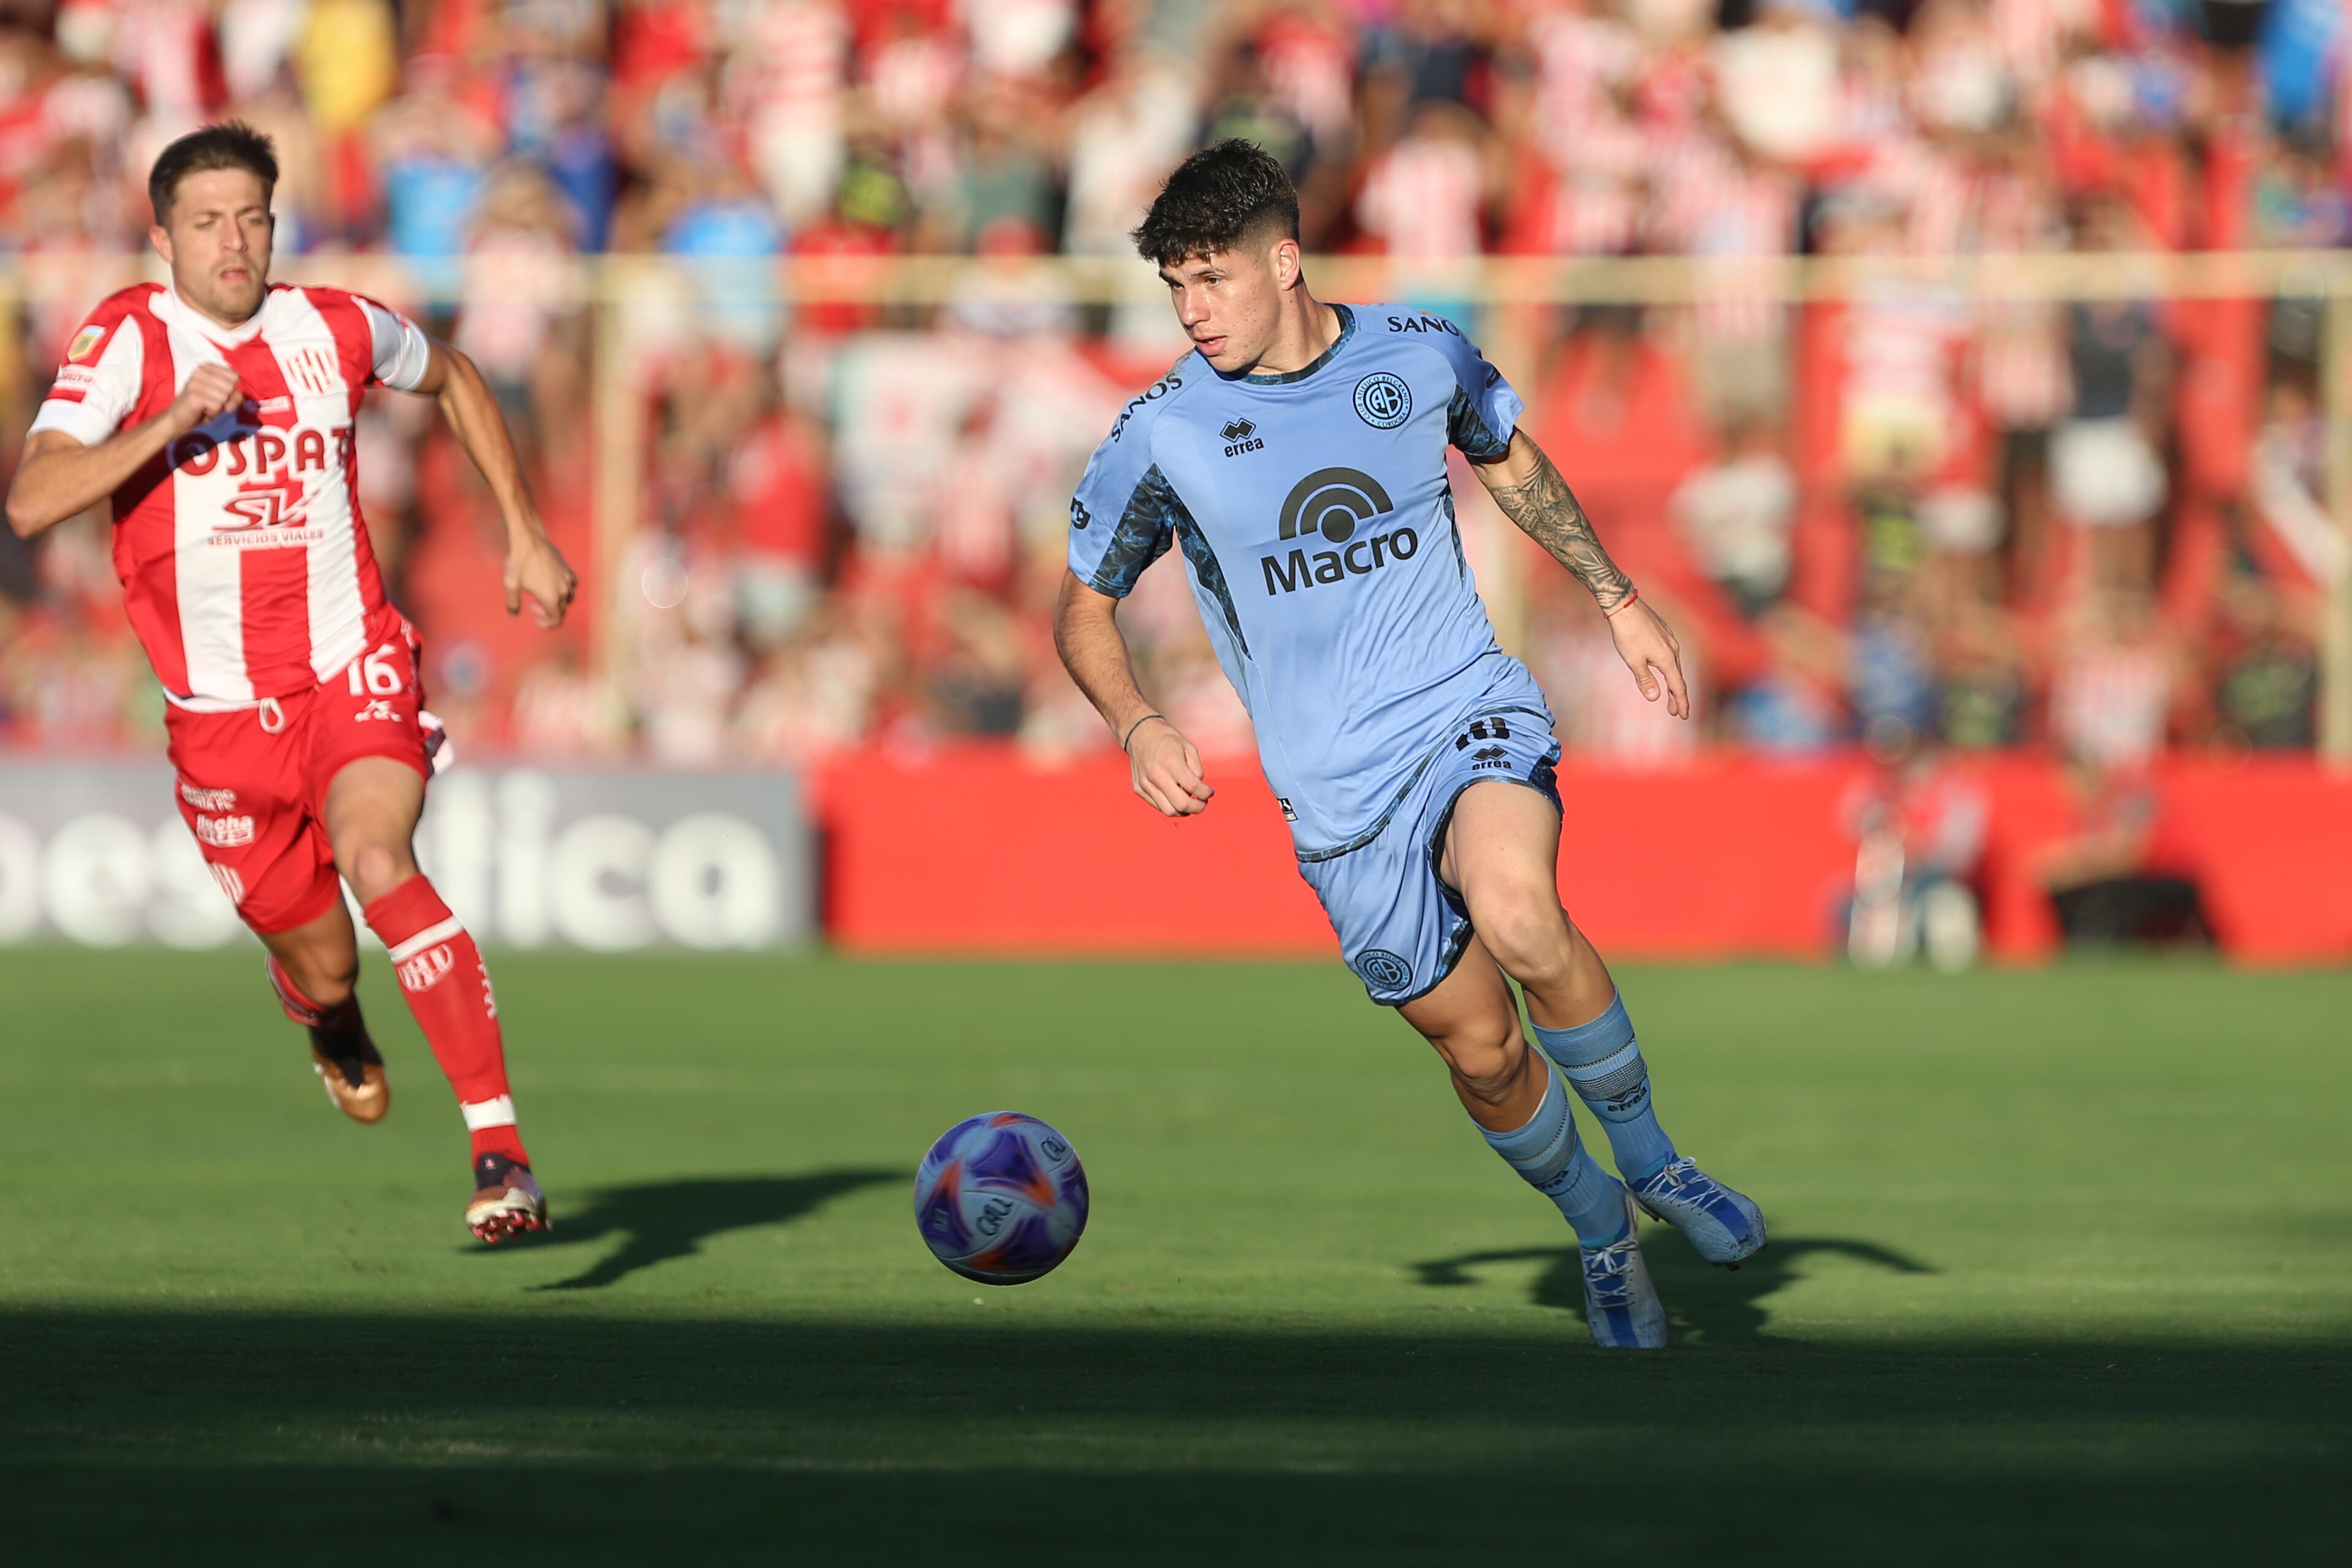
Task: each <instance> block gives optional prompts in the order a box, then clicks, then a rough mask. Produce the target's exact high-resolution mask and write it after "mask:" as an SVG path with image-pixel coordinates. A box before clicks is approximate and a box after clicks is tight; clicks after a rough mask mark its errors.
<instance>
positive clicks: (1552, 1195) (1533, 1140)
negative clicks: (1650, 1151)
mask: <svg viewBox="0 0 2352 1568" xmlns="http://www.w3.org/2000/svg"><path fill="white" fill-rule="evenodd" d="M1544 1079H1545V1088H1544V1097H1543V1103H1542V1104H1540V1105H1538V1106H1537V1107H1536V1113H1535V1115H1534V1117H1533V1118H1532V1119H1530V1120H1529V1121H1528V1124H1527V1125H1526V1126H1524V1127H1521V1128H1520V1129H1519V1130H1518V1131H1517V1132H1516V1133H1492V1132H1487V1130H1486V1128H1484V1127H1479V1128H1478V1131H1479V1132H1480V1133H1482V1134H1485V1135H1486V1141H1487V1142H1488V1143H1489V1144H1492V1145H1494V1146H1495V1152H1496V1154H1498V1155H1502V1156H1503V1157H1504V1158H1505V1159H1507V1160H1508V1161H1509V1162H1510V1163H1511V1168H1512V1169H1513V1170H1515V1171H1517V1172H1518V1173H1519V1175H1521V1176H1525V1177H1526V1178H1527V1182H1528V1186H1531V1187H1534V1188H1535V1189H1536V1190H1537V1191H1538V1192H1539V1193H1541V1194H1543V1195H1544V1196H1545V1197H1548V1198H1549V1199H1551V1200H1552V1202H1554V1203H1556V1204H1558V1205H1559V1211H1560V1213H1562V1214H1564V1215H1566V1216H1567V1217H1568V1222H1569V1224H1570V1225H1571V1226H1573V1227H1574V1228H1575V1229H1576V1239H1577V1241H1578V1242H1579V1243H1580V1244H1581V1245H1583V1246H1586V1247H1606V1246H1608V1245H1609V1244H1610V1243H1611V1242H1612V1241H1615V1240H1618V1239H1621V1238H1622V1237H1623V1236H1624V1234H1625V1189H1624V1188H1623V1187H1622V1186H1619V1185H1618V1183H1617V1179H1616V1178H1615V1177H1614V1176H1611V1175H1610V1174H1609V1173H1608V1172H1607V1171H1604V1170H1602V1169H1601V1167H1600V1166H1597V1165H1595V1164H1593V1162H1592V1156H1591V1155H1588V1154H1586V1153H1585V1152H1584V1145H1583V1143H1582V1141H1581V1140H1580V1139H1579V1138H1578V1137H1577V1135H1576V1120H1575V1118H1574V1117H1573V1116H1572V1115H1570V1113H1569V1109H1568V1091H1567V1090H1565V1089H1563V1088H1561V1087H1560V1082H1559V1074H1558V1073H1556V1072H1552V1071H1546V1072H1545V1073H1544ZM1472 1125H1473V1126H1476V1125H1477V1124H1475V1122H1474V1123H1473V1124H1472Z"/></svg>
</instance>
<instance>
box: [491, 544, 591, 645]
mask: <svg viewBox="0 0 2352 1568" xmlns="http://www.w3.org/2000/svg"><path fill="white" fill-rule="evenodd" d="M579 588H580V579H579V578H578V577H577V576H575V575H574V574H573V573H572V568H571V567H570V566H568V565H566V564H565V563H564V559H563V552H562V551H561V550H559V549H556V548H555V546H554V545H553V544H551V543H550V542H549V540H548V538H547V536H546V535H545V534H539V535H536V536H534V537H532V538H528V539H524V540H522V541H520V542H519V543H517V544H514V545H513V546H511V547H509V549H508V550H507V613H508V614H509V615H515V614H519V613H520V612H521V610H522V601H523V595H525V594H529V595H530V601H531V604H530V618H531V620H532V621H534V622H537V623H538V625H539V628H540V630H541V631H542V632H552V631H554V630H555V628H557V627H558V626H561V625H562V624H563V612H565V611H567V610H569V609H571V608H572V594H573V593H575V592H577V591H579Z"/></svg>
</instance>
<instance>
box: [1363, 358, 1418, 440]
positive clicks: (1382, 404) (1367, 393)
mask: <svg viewBox="0 0 2352 1568" xmlns="http://www.w3.org/2000/svg"><path fill="white" fill-rule="evenodd" d="M1356 417H1357V418H1359V419H1360V420H1362V421H1363V422H1364V423H1366V424H1369V425H1370V426H1371V427H1372V428H1373V429H1374V430H1394V429H1395V428H1396V427H1397V426H1398V425H1400V424H1402V423H1404V422H1405V421H1406V420H1408V419H1410V418H1412V388H1411V387H1409V386H1407V385H1405V384H1404V382H1403V381H1402V380H1401V379H1400V378H1398V377H1396V376H1392V375H1391V374H1389V373H1388V371H1373V372H1372V373H1371V374H1370V375H1368V376H1366V377H1365V378H1364V379H1363V380H1362V381H1360V382H1357V383H1356Z"/></svg>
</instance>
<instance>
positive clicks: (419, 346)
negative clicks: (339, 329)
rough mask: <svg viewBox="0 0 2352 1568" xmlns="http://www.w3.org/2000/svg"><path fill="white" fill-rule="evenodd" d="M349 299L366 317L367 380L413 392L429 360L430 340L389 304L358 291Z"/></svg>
mask: <svg viewBox="0 0 2352 1568" xmlns="http://www.w3.org/2000/svg"><path fill="white" fill-rule="evenodd" d="M352 303H353V304H355V305H357V306H358V307H359V308H360V314H361V315H362V316H364V317H366V318H367V324H368V337H369V340H370V347H369V362H368V384H369V385H371V386H384V387H390V388H391V389H392V390H393V391H394V392H415V390H416V389H417V388H418V387H419V386H420V385H422V384H423V383H424V381H425V371H427V370H428V369H430V368H431V366H432V364H433V341H432V340H431V339H429V338H427V337H425V332H424V329H421V328H420V327H418V326H417V325H416V323H415V322H414V321H412V320H410V319H408V318H407V317H405V316H403V315H402V314H401V313H400V312H399V311H397V310H394V308H392V307H390V306H389V305H379V304H377V303H376V302H375V301H374V300H373V299H370V298H366V297H365V296H362V295H353V296H352Z"/></svg>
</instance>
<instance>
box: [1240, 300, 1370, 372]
mask: <svg viewBox="0 0 2352 1568" xmlns="http://www.w3.org/2000/svg"><path fill="white" fill-rule="evenodd" d="M1331 308H1332V309H1334V310H1336V311H1338V312H1339V336H1338V337H1336V338H1334V339H1332V340H1331V346H1330V347H1329V348H1328V349H1326V350H1323V351H1322V352H1321V353H1319V354H1318V355H1316V356H1315V358H1314V360H1313V361H1310V362H1309V363H1307V364H1306V365H1303V366H1301V367H1300V368H1299V369H1297V370H1295V371H1278V372H1276V373H1272V374H1268V375H1262V376H1244V377H1242V378H1241V379H1242V380H1243V381H1244V382H1248V383H1249V384H1250V385H1251V386H1254V387H1278V386H1282V385H1285V384H1286V383H1288V382H1303V381H1305V380H1306V379H1307V377H1309V376H1311V375H1313V374H1314V373H1315V372H1316V371H1319V370H1321V369H1322V368H1323V367H1324V366H1325V365H1328V364H1329V363H1330V362H1331V356H1332V355H1334V354H1336V353H1338V352H1339V350H1342V349H1344V348H1346V347H1347V346H1348V340H1349V339H1350V338H1352V337H1354V336H1355V335H1356V313H1355V311H1353V310H1351V309H1349V308H1348V307H1347V306H1345V305H1340V304H1336V303H1335V304H1334V305H1333V306H1332V307H1331Z"/></svg>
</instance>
